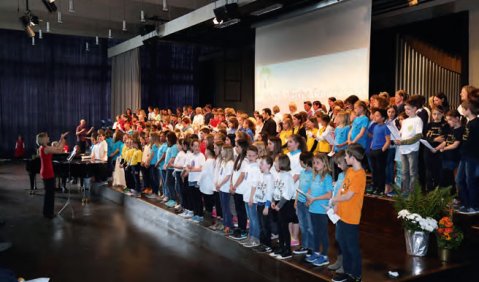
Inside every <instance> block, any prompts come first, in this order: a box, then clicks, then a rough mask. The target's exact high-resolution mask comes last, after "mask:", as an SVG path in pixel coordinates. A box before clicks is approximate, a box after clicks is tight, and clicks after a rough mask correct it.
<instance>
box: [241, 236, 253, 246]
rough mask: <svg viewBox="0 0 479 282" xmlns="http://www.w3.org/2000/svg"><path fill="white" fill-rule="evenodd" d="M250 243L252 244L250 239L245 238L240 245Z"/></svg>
mask: <svg viewBox="0 0 479 282" xmlns="http://www.w3.org/2000/svg"><path fill="white" fill-rule="evenodd" d="M251 242H252V241H251V239H250V238H246V240H243V241H241V242H240V244H241V245H243V246H244V245H248V244H250V243H251Z"/></svg>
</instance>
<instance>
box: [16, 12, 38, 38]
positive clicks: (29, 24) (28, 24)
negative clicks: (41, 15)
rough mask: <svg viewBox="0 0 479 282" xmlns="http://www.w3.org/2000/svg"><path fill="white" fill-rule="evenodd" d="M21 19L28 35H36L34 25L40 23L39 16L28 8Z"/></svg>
mask: <svg viewBox="0 0 479 282" xmlns="http://www.w3.org/2000/svg"><path fill="white" fill-rule="evenodd" d="M20 21H21V22H22V24H23V27H24V28H25V32H26V33H27V35H28V37H34V36H35V31H34V30H33V27H34V26H36V25H38V24H39V20H38V17H37V16H35V15H33V14H32V13H31V12H30V10H27V11H26V12H25V14H24V15H23V16H22V17H20Z"/></svg>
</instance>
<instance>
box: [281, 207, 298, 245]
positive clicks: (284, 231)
mask: <svg viewBox="0 0 479 282" xmlns="http://www.w3.org/2000/svg"><path fill="white" fill-rule="evenodd" d="M293 217H294V201H287V202H286V203H285V204H284V205H283V207H282V208H281V209H280V210H279V212H278V223H279V226H278V235H279V247H280V248H281V249H283V250H286V251H290V250H291V234H290V233H289V223H290V222H292V218H293Z"/></svg>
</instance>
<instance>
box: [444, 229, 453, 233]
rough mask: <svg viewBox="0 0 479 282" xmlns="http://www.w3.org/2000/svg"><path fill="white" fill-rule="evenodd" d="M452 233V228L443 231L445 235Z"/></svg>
mask: <svg viewBox="0 0 479 282" xmlns="http://www.w3.org/2000/svg"><path fill="white" fill-rule="evenodd" d="M452 231H453V229H452V228H446V229H445V230H444V232H445V233H451V232H452Z"/></svg>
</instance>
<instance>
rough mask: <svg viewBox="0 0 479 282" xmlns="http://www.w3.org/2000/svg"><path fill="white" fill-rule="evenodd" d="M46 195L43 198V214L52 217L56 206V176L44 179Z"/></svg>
mask: <svg viewBox="0 0 479 282" xmlns="http://www.w3.org/2000/svg"><path fill="white" fill-rule="evenodd" d="M43 185H44V186H45V197H44V198H43V216H44V217H49V218H52V217H53V215H54V207H55V178H50V179H43Z"/></svg>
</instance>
